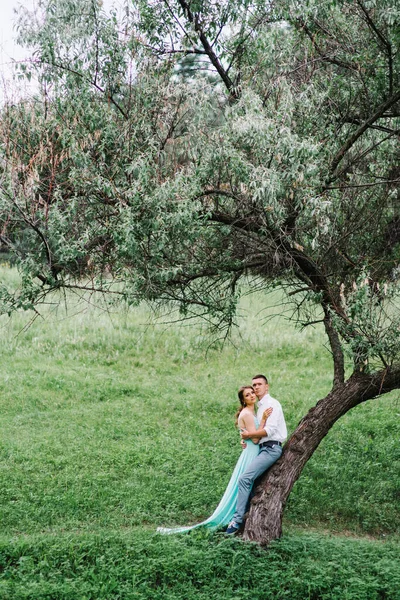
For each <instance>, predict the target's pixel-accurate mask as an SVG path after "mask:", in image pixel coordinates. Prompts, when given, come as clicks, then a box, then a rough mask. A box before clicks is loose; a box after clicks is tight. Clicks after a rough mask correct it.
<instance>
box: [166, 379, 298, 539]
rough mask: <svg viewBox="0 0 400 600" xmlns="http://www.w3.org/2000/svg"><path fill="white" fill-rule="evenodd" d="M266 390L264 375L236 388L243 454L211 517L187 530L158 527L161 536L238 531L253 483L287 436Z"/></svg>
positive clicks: (278, 408)
mask: <svg viewBox="0 0 400 600" xmlns="http://www.w3.org/2000/svg"><path fill="white" fill-rule="evenodd" d="M268 390H269V386H268V380H267V378H266V377H265V376H264V375H255V376H254V377H253V379H252V385H249V386H243V387H241V388H240V389H239V393H238V396H239V401H240V408H239V410H238V413H237V425H238V427H239V429H240V432H241V438H242V447H243V451H242V453H241V455H240V457H239V460H238V462H237V463H236V466H235V468H234V470H233V473H232V476H231V478H230V481H229V483H228V486H227V488H226V490H225V492H224V495H223V496H222V498H221V501H220V503H219V504H218V506H217V508H216V509H215V511H214V512H213V514H212V515H211V516H210V517H208V519H206V520H205V521H202V522H201V523H197V524H196V525H192V526H190V527H175V528H173V529H166V528H161V527H159V528H158V531H159V532H160V533H183V532H185V531H190V530H192V529H195V528H197V527H206V528H208V529H219V528H221V527H224V526H225V527H226V526H227V525H228V528H227V529H226V532H225V533H227V534H228V535H233V534H235V533H237V532H238V531H239V529H240V527H241V524H242V522H243V517H244V515H245V513H246V511H247V509H248V505H249V500H250V495H251V491H252V489H253V485H254V482H255V480H256V479H257V478H258V477H260V476H261V475H262V474H263V473H265V471H267V469H269V468H270V467H271V466H272V465H273V464H274V463H275V462H276V461H277V460H278V458H280V456H281V454H282V444H283V442H284V441H285V440H286V437H287V429H286V423H285V418H284V416H283V411H282V407H281V405H280V403H279V402H278V401H277V400H275V399H274V398H272V397H271V396H270V395H269V393H268ZM257 399H258V408H257V411H256V409H255V406H256V403H257Z"/></svg>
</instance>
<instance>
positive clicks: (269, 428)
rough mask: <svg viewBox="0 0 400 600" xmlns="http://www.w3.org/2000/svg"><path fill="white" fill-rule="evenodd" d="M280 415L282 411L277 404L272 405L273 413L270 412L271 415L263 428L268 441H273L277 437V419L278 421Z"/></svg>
mask: <svg viewBox="0 0 400 600" xmlns="http://www.w3.org/2000/svg"><path fill="white" fill-rule="evenodd" d="M281 413H282V409H281V407H280V406H279V404H274V406H273V411H272V413H271V415H270V416H269V417H268V420H267V423H266V425H265V427H264V429H265V431H266V432H267V437H268V438H269V439H270V440H274V439H275V438H276V437H277V436H278V437H279V433H278V424H279V419H280V416H281Z"/></svg>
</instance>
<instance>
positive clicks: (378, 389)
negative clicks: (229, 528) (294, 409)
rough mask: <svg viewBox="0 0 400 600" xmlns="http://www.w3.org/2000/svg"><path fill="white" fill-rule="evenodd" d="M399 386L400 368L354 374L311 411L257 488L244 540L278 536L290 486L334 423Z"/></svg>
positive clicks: (262, 540)
mask: <svg viewBox="0 0 400 600" xmlns="http://www.w3.org/2000/svg"><path fill="white" fill-rule="evenodd" d="M398 387H400V365H396V367H392V368H391V369H385V370H382V371H379V372H377V373H375V374H373V375H366V374H364V373H359V372H357V373H354V374H353V375H352V376H351V377H350V378H349V379H348V380H347V381H346V382H344V383H342V384H341V385H336V386H335V387H334V389H333V390H332V391H331V392H330V393H329V394H328V395H327V396H326V397H325V398H323V399H322V400H320V401H319V402H318V403H317V404H316V406H314V407H313V408H311V409H310V410H309V412H308V413H307V415H306V416H305V417H303V419H302V420H301V421H300V423H299V425H298V426H297V428H296V430H295V431H294V433H293V434H292V436H291V437H290V438H289V440H288V442H287V443H286V444H285V447H284V451H283V453H282V457H281V458H280V459H279V461H278V462H277V463H275V465H273V467H272V468H271V469H270V470H269V471H268V473H266V474H265V475H264V477H263V479H262V481H261V483H260V485H259V486H258V488H257V491H256V495H255V496H254V498H253V500H252V502H251V507H250V512H249V516H248V518H247V521H246V525H245V529H244V533H243V539H245V540H252V541H256V542H258V543H259V544H261V545H267V544H268V543H269V542H270V541H272V540H274V539H277V538H279V537H281V535H282V517H283V511H284V508H285V504H286V501H287V499H288V497H289V494H290V492H291V491H292V488H293V485H294V484H295V482H296V481H297V479H298V478H299V476H300V474H301V471H302V470H303V468H304V466H305V464H306V463H307V461H308V459H309V458H310V457H311V456H312V454H313V453H314V451H315V450H316V449H317V448H318V445H319V444H320V442H321V440H322V439H323V438H324V437H325V436H326V435H327V433H328V432H329V430H330V428H331V427H332V426H333V424H334V423H335V422H336V421H337V420H338V419H339V418H340V417H341V416H343V415H344V414H345V413H347V412H348V411H349V410H350V409H352V408H353V407H354V406H357V405H358V404H361V403H362V402H365V401H366V400H370V399H372V398H376V397H378V396H380V395H382V394H385V393H386V392H389V391H391V390H393V389H396V388H398Z"/></svg>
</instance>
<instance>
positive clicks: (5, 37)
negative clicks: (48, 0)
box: [0, 0, 120, 104]
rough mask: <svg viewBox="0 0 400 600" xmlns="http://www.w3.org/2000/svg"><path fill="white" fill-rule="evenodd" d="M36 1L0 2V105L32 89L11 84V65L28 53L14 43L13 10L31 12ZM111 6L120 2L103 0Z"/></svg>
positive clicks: (3, 0)
mask: <svg viewBox="0 0 400 600" xmlns="http://www.w3.org/2000/svg"><path fill="white" fill-rule="evenodd" d="M37 1H38V0H0V104H2V103H3V102H4V99H5V98H6V97H10V94H12V95H13V97H15V96H20V95H21V94H22V95H24V94H29V90H30V89H33V88H34V84H31V85H29V84H28V82H21V81H18V82H14V83H12V81H13V67H12V65H13V63H14V61H22V60H24V58H27V56H29V51H28V50H27V49H26V48H21V47H20V46H18V45H17V43H16V41H15V40H16V37H17V32H16V30H15V24H16V15H15V10H16V9H18V8H19V7H21V6H22V7H25V8H26V9H28V10H30V11H31V10H33V9H34V8H35V6H36V4H37ZM113 4H116V5H117V6H118V5H119V4H120V0H103V5H104V6H105V7H106V8H110V7H111V6H112V5H113ZM5 83H6V84H8V85H5ZM11 89H13V91H11Z"/></svg>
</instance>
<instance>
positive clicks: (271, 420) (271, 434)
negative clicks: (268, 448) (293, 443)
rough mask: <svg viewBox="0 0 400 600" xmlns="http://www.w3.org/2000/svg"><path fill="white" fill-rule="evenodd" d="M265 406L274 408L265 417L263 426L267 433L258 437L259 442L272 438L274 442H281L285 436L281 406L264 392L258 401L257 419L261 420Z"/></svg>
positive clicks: (285, 430)
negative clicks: (265, 421) (265, 420)
mask: <svg viewBox="0 0 400 600" xmlns="http://www.w3.org/2000/svg"><path fill="white" fill-rule="evenodd" d="M266 408H273V409H274V410H273V411H272V413H271V414H270V416H269V417H268V419H267V423H266V425H265V427H264V429H265V431H266V432H267V435H266V436H265V437H263V438H261V439H260V441H259V444H262V443H263V442H268V441H269V440H273V441H274V442H282V444H283V442H284V441H285V440H286V438H287V429H286V423H285V417H284V416H283V410H282V406H281V405H280V403H279V402H278V400H275V398H272V397H271V396H270V395H269V394H265V396H263V397H262V398H261V400H259V402H258V409H257V419H258V420H259V421H261V418H262V415H263V412H264V410H265V409H266Z"/></svg>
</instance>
